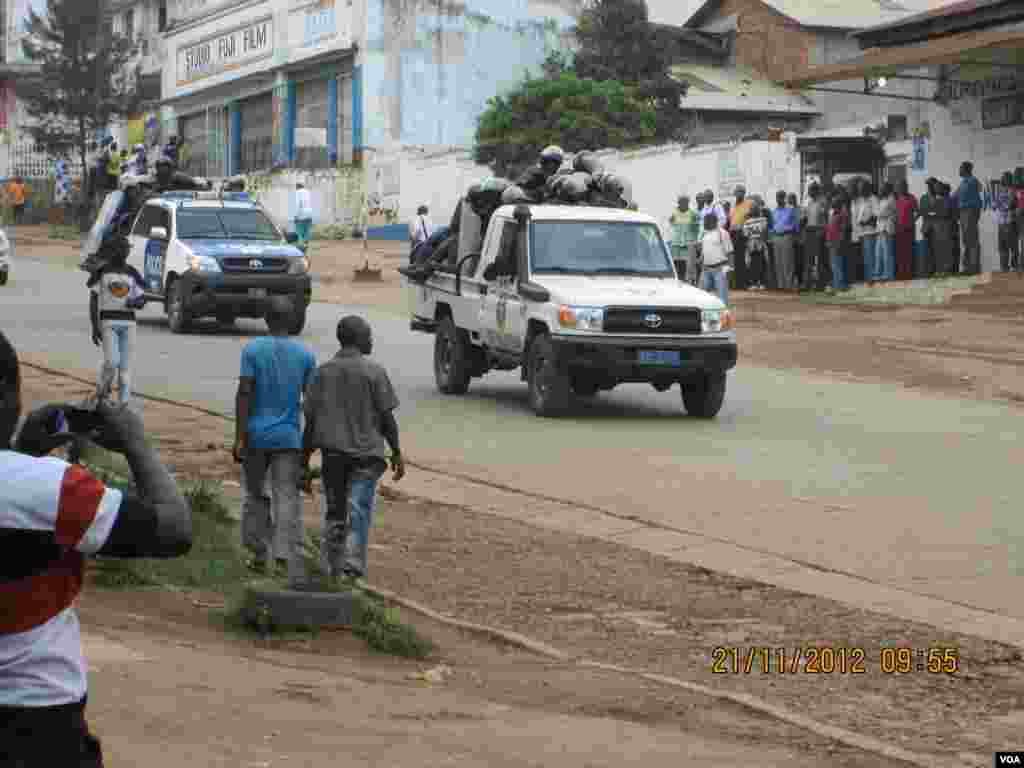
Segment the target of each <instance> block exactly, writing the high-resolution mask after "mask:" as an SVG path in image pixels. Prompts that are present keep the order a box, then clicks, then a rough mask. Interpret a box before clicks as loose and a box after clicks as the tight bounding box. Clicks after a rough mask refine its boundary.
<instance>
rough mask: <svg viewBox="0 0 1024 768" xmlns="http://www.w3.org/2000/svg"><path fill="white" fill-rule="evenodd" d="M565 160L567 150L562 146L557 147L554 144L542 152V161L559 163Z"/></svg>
mask: <svg viewBox="0 0 1024 768" xmlns="http://www.w3.org/2000/svg"><path fill="white" fill-rule="evenodd" d="M564 160H565V152H564V151H563V150H562V148H561V147H557V146H555V145H554V144H552V145H551V146H550V147H545V148H544V150H543V151H542V152H541V153H540V161H541V162H542V163H558V164H559V165H561V164H562V162H563V161H564Z"/></svg>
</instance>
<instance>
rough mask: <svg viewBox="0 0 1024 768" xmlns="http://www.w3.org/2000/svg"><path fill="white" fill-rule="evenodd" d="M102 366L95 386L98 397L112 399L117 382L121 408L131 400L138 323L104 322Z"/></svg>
mask: <svg viewBox="0 0 1024 768" xmlns="http://www.w3.org/2000/svg"><path fill="white" fill-rule="evenodd" d="M100 334H101V336H102V337H103V367H102V368H100V377H99V381H98V382H97V383H96V397H97V398H99V399H100V400H105V399H107V398H108V397H110V393H111V390H112V389H113V387H114V382H115V381H116V382H117V398H118V402H120V403H121V404H122V405H124V404H126V403H127V402H128V401H129V400H131V398H132V363H133V362H134V361H135V321H134V320H102V321H101V322H100Z"/></svg>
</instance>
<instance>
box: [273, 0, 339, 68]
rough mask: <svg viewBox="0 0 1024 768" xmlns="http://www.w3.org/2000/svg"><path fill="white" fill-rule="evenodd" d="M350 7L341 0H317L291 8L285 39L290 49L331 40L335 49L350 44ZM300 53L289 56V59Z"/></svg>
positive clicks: (318, 44)
mask: <svg viewBox="0 0 1024 768" xmlns="http://www.w3.org/2000/svg"><path fill="white" fill-rule="evenodd" d="M351 20H352V6H351V5H349V4H345V3H344V2H343V0H320V2H316V3H312V4H310V3H306V4H305V5H304V6H303V7H302V8H297V9H295V10H292V11H291V13H290V14H289V17H288V42H289V44H290V46H291V47H292V48H293V49H296V48H315V47H316V46H320V45H323V44H325V43H331V44H332V45H333V46H334V47H337V48H349V47H351V45H352V21H351ZM302 55H303V54H298V56H296V55H294V54H293V55H292V57H291V58H292V59H293V60H294V59H295V58H300V57H301V56H302Z"/></svg>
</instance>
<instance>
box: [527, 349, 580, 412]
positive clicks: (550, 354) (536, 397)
mask: <svg viewBox="0 0 1024 768" xmlns="http://www.w3.org/2000/svg"><path fill="white" fill-rule="evenodd" d="M527 365H528V366H529V369H528V371H527V377H526V380H527V382H528V383H529V387H530V407H531V408H532V409H533V412H534V413H535V414H537V415H538V416H561V415H562V414H564V413H565V412H566V411H567V410H569V403H570V401H571V398H572V387H571V382H570V380H569V374H568V372H567V371H562V370H559V368H558V362H557V360H556V358H555V347H554V345H553V344H552V343H551V339H550V338H548V336H547V335H546V334H545V335H541V336H537V337H536V338H535V339H534V340H533V341H532V342H531V343H530V351H529V353H528V355H527Z"/></svg>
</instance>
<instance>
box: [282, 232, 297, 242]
mask: <svg viewBox="0 0 1024 768" xmlns="http://www.w3.org/2000/svg"><path fill="white" fill-rule="evenodd" d="M284 239H285V242H288V243H297V242H299V233H298V232H289V233H287V234H286V235H285V236H284Z"/></svg>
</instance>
